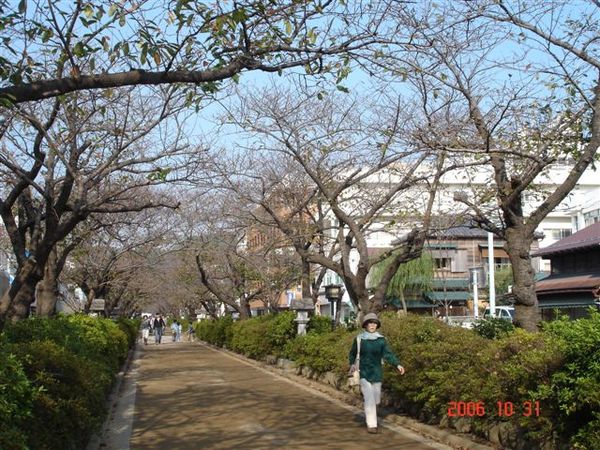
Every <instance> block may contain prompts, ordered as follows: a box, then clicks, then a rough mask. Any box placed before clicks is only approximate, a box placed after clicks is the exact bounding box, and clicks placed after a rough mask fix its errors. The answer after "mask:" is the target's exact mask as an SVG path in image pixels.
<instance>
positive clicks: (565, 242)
mask: <svg viewBox="0 0 600 450" xmlns="http://www.w3.org/2000/svg"><path fill="white" fill-rule="evenodd" d="M599 245H600V222H596V223H594V224H592V225H590V226H589V227H586V228H584V229H582V230H579V231H578V232H577V233H575V234H572V235H571V236H568V237H566V238H564V239H561V240H560V241H558V242H555V243H554V244H552V245H549V246H548V247H545V248H542V249H540V250H538V251H537V252H535V253H534V254H533V255H532V256H552V255H556V254H559V253H568V252H573V251H576V250H582V249H584V248H593V247H597V248H599V247H598V246H599Z"/></svg>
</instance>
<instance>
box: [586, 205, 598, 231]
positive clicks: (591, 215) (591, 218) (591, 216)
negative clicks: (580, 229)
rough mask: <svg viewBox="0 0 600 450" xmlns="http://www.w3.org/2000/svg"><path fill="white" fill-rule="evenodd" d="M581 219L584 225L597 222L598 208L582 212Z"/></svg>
mask: <svg viewBox="0 0 600 450" xmlns="http://www.w3.org/2000/svg"><path fill="white" fill-rule="evenodd" d="M583 220H584V222H585V226H586V227H588V226H590V225H592V224H594V223H596V222H598V221H599V220H600V209H597V210H595V211H590V212H586V213H583Z"/></svg>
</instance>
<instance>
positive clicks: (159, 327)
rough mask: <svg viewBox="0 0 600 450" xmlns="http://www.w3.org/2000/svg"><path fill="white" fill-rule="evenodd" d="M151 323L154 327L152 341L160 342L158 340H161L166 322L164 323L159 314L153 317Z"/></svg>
mask: <svg viewBox="0 0 600 450" xmlns="http://www.w3.org/2000/svg"><path fill="white" fill-rule="evenodd" d="M152 325H153V328H154V343H155V344H160V341H161V340H162V334H163V330H164V328H165V326H166V325H167V324H166V323H165V321H164V319H163V318H162V316H161V315H160V314H159V315H158V316H156V317H155V318H154V323H153V324H152Z"/></svg>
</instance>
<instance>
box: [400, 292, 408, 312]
mask: <svg viewBox="0 0 600 450" xmlns="http://www.w3.org/2000/svg"><path fill="white" fill-rule="evenodd" d="M400 302H402V313H403V315H405V316H406V315H407V314H408V307H407V306H406V298H404V291H400Z"/></svg>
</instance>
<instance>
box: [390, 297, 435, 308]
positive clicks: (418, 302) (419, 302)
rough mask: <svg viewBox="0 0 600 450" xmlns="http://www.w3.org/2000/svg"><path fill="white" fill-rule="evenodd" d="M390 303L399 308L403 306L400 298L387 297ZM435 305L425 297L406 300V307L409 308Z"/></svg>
mask: <svg viewBox="0 0 600 450" xmlns="http://www.w3.org/2000/svg"><path fill="white" fill-rule="evenodd" d="M385 302H386V303H387V304H388V305H393V306H394V307H396V308H397V309H401V308H402V302H401V301H400V299H399V298H391V299H386V301H385ZM434 306H435V305H433V304H432V303H430V302H428V301H427V300H425V299H410V300H406V308H407V309H422V308H433V307H434Z"/></svg>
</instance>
